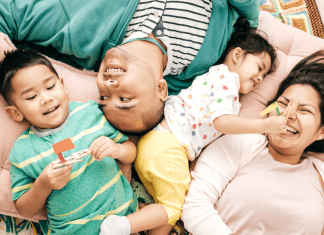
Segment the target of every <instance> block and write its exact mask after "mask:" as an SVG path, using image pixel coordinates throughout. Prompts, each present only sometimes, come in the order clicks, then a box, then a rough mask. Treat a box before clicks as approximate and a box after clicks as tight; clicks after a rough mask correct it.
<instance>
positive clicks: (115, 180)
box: [53, 171, 123, 217]
mask: <svg viewBox="0 0 324 235" xmlns="http://www.w3.org/2000/svg"><path fill="white" fill-rule="evenodd" d="M122 174H123V173H122V172H121V171H118V173H117V174H116V176H115V177H114V178H113V179H112V180H111V181H109V182H108V183H107V184H106V185H104V186H102V187H101V188H100V189H99V191H97V192H96V193H95V194H94V195H93V196H92V198H90V199H89V200H88V201H87V202H86V203H84V204H83V205H82V206H80V207H79V208H77V209H75V210H73V211H71V212H69V213H66V214H62V215H53V216H55V217H62V216H66V215H70V214H73V213H75V212H77V211H78V210H80V209H82V208H83V207H85V206H86V205H87V204H88V203H89V202H91V201H92V200H94V199H95V198H96V197H97V196H98V195H100V194H102V193H103V192H105V191H106V190H107V189H109V188H110V187H111V186H112V185H114V184H115V183H116V182H117V181H118V180H119V178H120V176H121V175H122Z"/></svg>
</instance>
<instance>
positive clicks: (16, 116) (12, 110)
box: [5, 105, 24, 122]
mask: <svg viewBox="0 0 324 235" xmlns="http://www.w3.org/2000/svg"><path fill="white" fill-rule="evenodd" d="M5 110H6V113H7V114H9V116H10V117H11V118H12V119H13V120H15V121H17V122H21V121H22V120H24V116H23V115H22V113H21V112H20V111H19V110H18V109H17V107H16V106H14V105H12V106H7V107H6V108H5Z"/></svg>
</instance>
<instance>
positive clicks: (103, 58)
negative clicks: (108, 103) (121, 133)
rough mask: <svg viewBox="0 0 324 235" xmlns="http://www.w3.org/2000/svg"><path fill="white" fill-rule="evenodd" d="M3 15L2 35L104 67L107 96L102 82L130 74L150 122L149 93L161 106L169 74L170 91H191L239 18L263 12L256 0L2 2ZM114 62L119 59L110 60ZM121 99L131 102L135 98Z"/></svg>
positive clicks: (0, 16)
mask: <svg viewBox="0 0 324 235" xmlns="http://www.w3.org/2000/svg"><path fill="white" fill-rule="evenodd" d="M16 12H19V14H16ZM0 13H1V14H0V32H3V33H5V34H7V35H8V36H9V38H10V39H15V40H25V41H31V42H34V43H35V44H38V45H42V46H49V45H51V46H53V47H54V48H55V49H56V50H58V51H59V52H60V53H63V54H68V55H70V56H71V58H72V59H73V60H74V61H75V62H77V63H78V64H79V65H80V66H82V67H84V68H86V69H94V70H98V68H99V66H100V64H101V66H102V68H101V69H100V74H99V78H98V79H99V80H100V79H102V80H103V81H102V82H100V81H99V82H98V85H99V91H100V93H102V94H101V96H103V97H106V95H105V92H107V91H108V90H109V89H108V88H105V89H103V86H104V84H105V83H104V81H106V80H108V79H106V78H107V76H108V75H109V76H111V74H112V73H115V72H116V73H125V76H124V77H127V80H128V82H130V81H131V80H134V81H131V82H132V84H133V85H134V84H135V83H140V85H138V86H136V87H135V86H133V85H131V86H132V89H133V90H135V88H136V89H138V87H139V86H141V89H139V90H137V92H141V93H149V94H147V104H142V107H141V108H140V109H142V111H145V109H150V110H151V113H152V115H149V116H146V114H145V117H146V118H147V119H150V120H151V119H152V117H154V116H155V115H154V112H153V111H154V107H157V106H156V105H161V104H158V103H161V102H158V101H154V102H153V103H152V101H153V99H151V97H152V96H153V94H152V93H150V91H149V90H148V89H150V90H151V91H152V92H153V93H155V95H156V93H158V94H159V99H160V100H161V101H163V99H164V97H165V91H164V90H165V88H161V89H160V88H159V85H160V82H161V80H162V79H163V77H164V79H165V80H166V81H167V84H168V90H169V94H177V93H178V92H179V91H180V90H181V89H183V88H187V87H189V86H190V85H191V83H192V80H193V79H194V77H196V76H197V75H200V74H203V73H205V72H207V71H208V69H209V68H210V67H211V66H212V65H214V64H215V63H216V62H217V61H218V59H219V58H220V55H221V54H222V53H223V52H224V50H225V47H226V44H227V41H228V39H229V37H230V35H231V33H232V31H233V25H234V23H235V22H236V20H237V19H238V17H239V16H240V15H241V16H245V17H247V19H248V20H250V21H252V22H254V23H255V24H257V20H258V15H259V11H258V1H257V0H209V1H208V0H205V1H201V0H191V1H187V0H181V1H174V0H161V1H151V0H119V1H112V0H111V1H101V0H93V1H86V0H73V1H71V0H69V1H67V0H63V1H59V0H54V1H45V0H41V1H39V0H18V1H15V3H14V4H13V3H12V1H11V0H4V1H2V4H1V6H0ZM198 52H199V53H198ZM122 55H123V56H124V57H125V58H127V59H121V58H122ZM116 58H118V60H120V62H118V61H117V62H114V63H112V62H111V61H112V60H117V59H116ZM101 62H102V63H101ZM133 63H134V65H133ZM135 66H137V67H135ZM107 69H108V70H107ZM112 69H114V70H112ZM104 72H105V74H106V75H107V76H106V75H105V76H104V74H103V73H104ZM115 77H116V76H115ZM124 79H125V78H123V80H124ZM147 82H148V83H149V84H146V85H145V84H144V83H147ZM100 83H101V85H100ZM120 83H121V85H123V86H124V81H120ZM152 83H153V85H152ZM161 83H163V86H164V84H165V82H161ZM110 85H112V84H110ZM110 85H109V86H110ZM150 85H151V86H153V87H149V86H150ZM146 86H148V87H146ZM117 89H118V88H117ZM117 89H116V90H117ZM117 94H118V93H116V95H117ZM150 95H151V97H150ZM119 99H120V100H121V101H124V102H127V103H128V102H130V103H131V102H133V101H132V99H131V97H119ZM149 101H151V102H149ZM134 105H135V104H131V106H133V107H132V108H130V106H129V104H128V106H125V104H123V105H119V107H121V108H115V110H118V113H117V114H116V115H119V114H122V112H126V111H127V112H128V111H132V109H133V110H136V109H139V107H138V105H139V104H137V105H135V106H134ZM144 106H145V107H144ZM117 107H118V105H117ZM134 113H135V111H134ZM137 113H138V110H137ZM108 115H110V114H108ZM111 115H112V114H111ZM142 115H144V112H142ZM157 119H158V118H157ZM121 121H122V120H121ZM139 125H145V124H144V122H143V123H139ZM139 129H140V128H139Z"/></svg>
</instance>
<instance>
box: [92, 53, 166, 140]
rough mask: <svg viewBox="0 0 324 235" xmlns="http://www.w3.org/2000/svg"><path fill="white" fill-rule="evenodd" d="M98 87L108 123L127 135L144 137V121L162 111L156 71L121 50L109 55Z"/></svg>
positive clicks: (100, 72)
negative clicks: (135, 134) (142, 134)
mask: <svg viewBox="0 0 324 235" xmlns="http://www.w3.org/2000/svg"><path fill="white" fill-rule="evenodd" d="M97 85H98V89H99V94H100V102H99V104H100V107H101V108H102V110H103V112H104V114H105V116H106V118H107V120H108V121H109V122H110V123H111V124H112V125H113V126H114V127H115V128H117V129H119V130H121V131H123V132H125V133H130V134H132V133H144V132H145V131H147V129H148V127H147V124H146V122H145V121H144V120H145V118H147V117H148V116H151V119H152V118H154V116H155V115H154V114H155V113H159V112H160V110H161V109H163V103H162V104H161V99H160V97H159V94H158V82H157V78H156V77H155V76H154V71H153V68H152V67H151V66H150V65H149V64H148V63H146V62H145V61H143V60H141V59H139V58H137V57H136V56H134V55H132V54H130V53H128V52H127V51H125V50H123V49H122V48H120V47H115V48H112V49H110V50H108V51H107V53H106V55H105V58H104V60H103V61H102V63H101V66H100V69H99V74H98V78H97ZM159 120H160V119H159ZM156 122H158V121H156ZM154 124H155V123H152V125H154ZM156 124H157V123H156ZM156 124H155V125H156ZM155 125H154V126H155ZM149 128H151V127H149Z"/></svg>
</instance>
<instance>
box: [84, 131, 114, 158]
mask: <svg viewBox="0 0 324 235" xmlns="http://www.w3.org/2000/svg"><path fill="white" fill-rule="evenodd" d="M119 147H120V144H116V143H115V142H113V141H112V140H111V139H110V138H108V137H106V136H101V137H99V138H97V139H95V140H94V141H93V142H92V143H91V145H90V147H89V151H90V152H91V155H92V157H94V158H95V159H96V160H97V161H101V160H102V159H103V158H104V157H111V158H114V159H118V158H119V157H120V148H119Z"/></svg>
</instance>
